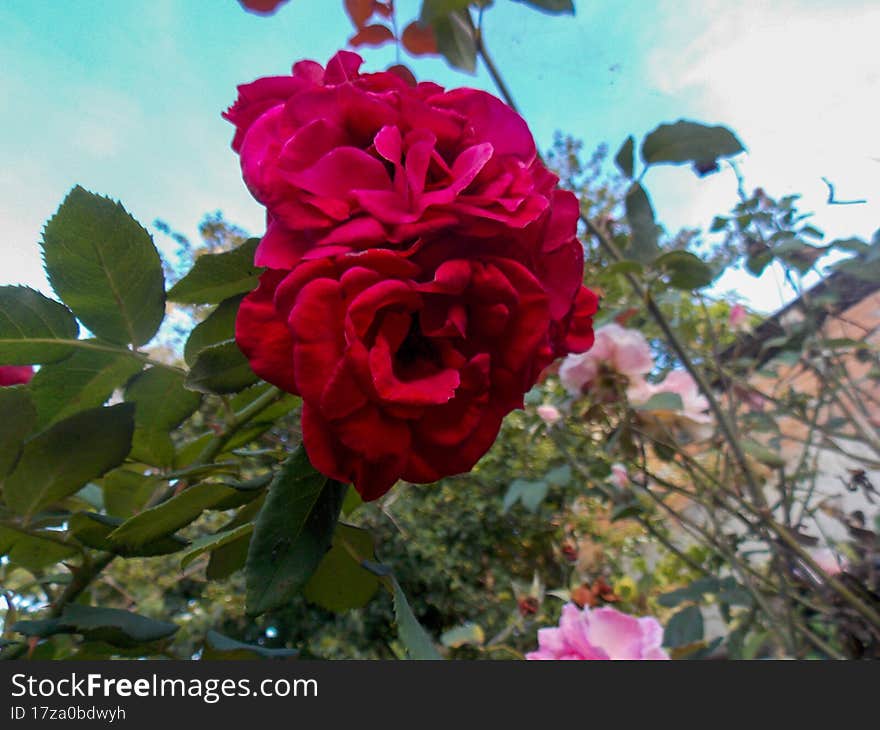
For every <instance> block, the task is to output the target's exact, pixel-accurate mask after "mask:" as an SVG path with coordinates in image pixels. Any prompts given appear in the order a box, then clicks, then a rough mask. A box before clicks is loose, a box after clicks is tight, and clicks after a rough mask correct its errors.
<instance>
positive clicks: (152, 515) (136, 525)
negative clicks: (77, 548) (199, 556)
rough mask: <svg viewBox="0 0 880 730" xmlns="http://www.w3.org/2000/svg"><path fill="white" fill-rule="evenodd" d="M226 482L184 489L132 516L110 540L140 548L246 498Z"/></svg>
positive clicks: (125, 547) (124, 545)
mask: <svg viewBox="0 0 880 730" xmlns="http://www.w3.org/2000/svg"><path fill="white" fill-rule="evenodd" d="M243 496H244V497H253V496H255V495H252V494H246V495H242V494H241V493H240V491H239V490H236V489H234V488H232V487H229V486H226V485H225V484H211V483H207V482H203V483H201V484H195V485H193V486H191V487H189V488H188V489H184V490H183V491H182V492H180V493H179V494H175V495H174V496H173V497H171V499H167V500H165V501H164V502H162V503H161V504H158V505H156V506H155V507H151V508H150V509H147V510H144V511H143V512H139V513H138V514H136V515H135V516H134V517H130V518H129V519H127V520H126V521H125V522H123V523H122V524H121V525H120V526H119V527H117V528H116V529H115V530H114V531H113V532H112V533H110V541H111V542H112V543H113V544H114V545H116V546H117V547H118V548H120V549H122V550H136V549H138V548H139V547H141V546H143V545H146V544H147V543H149V542H152V541H154V540H157V539H158V538H160V537H163V536H164V535H170V534H171V533H174V532H176V531H177V530H179V529H180V528H181V527H185V526H186V525H188V524H190V523H191V522H194V521H195V520H196V519H198V518H199V516H200V515H201V514H202V512H204V511H205V510H207V509H229V508H230V507H232V506H235V502H236V501H238V500H240V499H241V498H242V497H243Z"/></svg>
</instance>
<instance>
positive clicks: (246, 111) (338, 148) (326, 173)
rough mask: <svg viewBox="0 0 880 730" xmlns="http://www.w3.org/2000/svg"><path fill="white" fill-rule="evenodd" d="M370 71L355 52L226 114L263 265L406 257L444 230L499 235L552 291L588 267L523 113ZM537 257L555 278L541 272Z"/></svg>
mask: <svg viewBox="0 0 880 730" xmlns="http://www.w3.org/2000/svg"><path fill="white" fill-rule="evenodd" d="M361 63H362V59H361V57H360V56H358V55H357V54H355V53H351V52H348V51H340V52H339V53H337V54H336V55H335V56H334V57H333V58H332V59H331V60H330V62H329V63H328V64H327V68H326V70H325V69H324V68H323V67H322V66H320V65H319V64H317V63H315V62H313V61H301V62H299V63H297V64H295V65H294V67H293V75H292V76H282V77H272V78H262V79H258V80H257V81H255V82H253V83H251V84H245V85H243V86H240V87H239V98H238V100H237V101H236V103H235V104H234V105H233V106H232V107H231V108H230V109H229V110H228V111H227V112H226V113H225V114H224V116H225V117H226V119H228V120H229V121H231V122H232V123H233V124H235V126H236V133H235V137H234V139H233V142H232V146H233V149H235V150H236V151H237V152H238V153H239V155H240V158H241V167H242V173H243V176H244V179H245V182H246V183H247V185H248V188H249V189H250V190H251V192H252V193H253V195H254V197H255V198H256V199H257V200H259V201H260V202H261V203H262V204H263V205H265V206H266V208H267V230H266V235H265V236H264V237H263V240H262V241H261V243H260V246H259V248H258V250H257V255H256V263H257V265H258V266H266V267H268V268H272V269H290V268H291V267H293V266H295V265H296V264H297V263H298V262H299V261H300V260H302V259H303V258H312V257H315V256H322V255H327V254H329V253H343V252H348V251H356V250H364V249H367V248H374V247H381V248H396V249H402V250H406V249H408V248H409V247H410V246H412V245H413V244H414V243H415V242H417V241H419V240H420V239H422V238H423V237H425V236H427V235H431V234H435V233H437V232H441V231H442V234H443V235H444V236H445V237H447V238H448V237H449V236H450V235H452V234H454V235H456V236H458V235H461V236H467V237H469V238H472V239H473V238H477V239H498V238H499V237H500V238H501V240H503V242H504V246H505V247H507V250H505V251H504V252H503V253H504V255H506V256H511V257H514V258H517V260H520V261H521V262H522V263H524V264H525V265H526V266H528V267H529V268H532V270H533V272H534V273H535V274H536V275H537V276H538V277H539V279H541V280H545V278H547V277H549V278H553V274H552V273H551V272H550V271H549V270H550V269H553V268H566V269H567V268H569V267H572V266H578V263H577V262H578V261H579V260H580V256H581V255H582V254H581V246H580V243H579V242H578V241H577V239H576V237H575V230H576V224H577V218H578V203H577V199H576V198H575V197H574V195H572V194H571V193H569V192H563V191H560V190H558V189H557V187H556V185H557V182H558V178H557V177H556V176H555V175H553V174H552V173H551V172H549V171H548V170H547V168H546V167H545V166H544V165H543V163H542V162H541V160H540V159H539V157H538V155H537V151H536V148H535V143H534V140H533V139H532V135H531V133H530V132H529V129H528V127H527V125H526V123H525V122H524V121H523V119H522V118H521V117H520V116H519V115H518V114H517V113H516V112H514V111H513V110H512V109H510V107H508V106H507V105H506V104H504V103H503V102H502V101H501V100H499V99H497V98H495V97H494V96H492V95H491V94H487V93H486V92H484V91H478V90H475V89H453V90H449V91H446V90H444V89H443V88H442V87H440V86H438V85H437V84H433V83H420V84H416V85H412V84H411V83H410V82H408V81H406V80H405V79H403V78H402V77H401V76H399V75H397V74H396V73H394V72H391V71H386V72H383V73H374V74H362V73H360V72H359V70H358V69H359V67H360V65H361ZM536 257H537V258H538V259H540V266H541V267H543V269H547V271H545V270H538V269H535V268H533V267H534V265H535V261H533V260H532V259H535V258H536ZM576 283H577V284H579V283H580V280H579V278H578V280H577V282H576ZM574 291H575V289H572V290H570V291H566V292H564V293H563V294H562V295H560V297H559V302H556V303H555V305H556V308H557V309H559V308H561V307H563V306H564V307H565V308H566V309H567V307H568V304H570V300H571V296H572V295H573V292H574Z"/></svg>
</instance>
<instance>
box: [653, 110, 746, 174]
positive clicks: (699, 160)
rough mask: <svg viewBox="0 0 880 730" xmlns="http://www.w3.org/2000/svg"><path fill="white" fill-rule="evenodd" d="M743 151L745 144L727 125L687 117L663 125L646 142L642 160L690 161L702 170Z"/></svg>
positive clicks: (659, 162) (656, 161) (655, 162)
mask: <svg viewBox="0 0 880 730" xmlns="http://www.w3.org/2000/svg"><path fill="white" fill-rule="evenodd" d="M743 151H744V148H743V146H742V143H741V142H740V141H739V140H738V139H737V138H736V135H734V134H733V132H731V131H730V130H729V129H727V128H726V127H710V126H707V125H705V124H700V123H699V122H692V121H688V120H686V119H680V120H679V121H677V122H675V123H674V124H661V125H660V126H659V127H657V129H655V130H654V131H653V132H651V133H650V134H648V136H647V137H645V140H644V142H642V160H643V161H644V163H645V164H646V165H656V164H661V163H672V164H682V163H686V162H690V163H693V164H694V165H695V166H697V168H698V169H699V170H709V169H711V168H712V167H714V166H715V164H716V162H717V160H718V158H720V157H731V156H733V155H736V154H739V153H740V152H743Z"/></svg>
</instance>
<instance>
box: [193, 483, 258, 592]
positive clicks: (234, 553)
mask: <svg viewBox="0 0 880 730" xmlns="http://www.w3.org/2000/svg"><path fill="white" fill-rule="evenodd" d="M265 498H266V493H265V492H264V493H263V494H262V495H261V496H260V497H258V498H257V499H255V500H254V501H253V502H250V503H248V504H246V505H245V506H244V507H242V508H241V509H240V510H238V512H237V513H236V515H235V517H233V518H232V519H231V520H230V521H229V522H228V523H226V524H225V525H224V526H223V531H224V532H227V531H229V530H236V529H238V528H239V527H241V526H242V525H250V526H251V527H253V520H254V519H255V518H256V517H257V515H258V514H259V513H260V510H261V509H262V508H263V504H264V503H265V501H266V500H265ZM252 534H253V530H250V531H249V532H248V533H246V534H242V535H241V536H239V537H237V538H235V539H234V540H230V541H229V542H227V543H226V544H225V545H221V546H220V547H217V548H215V549H214V550H213V551H212V552H211V557H210V558H209V559H208V567H207V568H206V569H205V577H206V578H207V579H208V580H222V579H224V578H228V577H229V576H230V575H232V574H233V573H235V572H236V571H238V570H241V569H242V568H244V564H245V562H246V561H247V554H248V547H249V546H250V543H251V535H252Z"/></svg>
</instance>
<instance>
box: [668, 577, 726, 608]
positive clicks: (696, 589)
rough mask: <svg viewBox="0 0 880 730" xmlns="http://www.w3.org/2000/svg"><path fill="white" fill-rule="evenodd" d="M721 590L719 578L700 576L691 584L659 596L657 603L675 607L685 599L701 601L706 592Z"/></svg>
mask: <svg viewBox="0 0 880 730" xmlns="http://www.w3.org/2000/svg"><path fill="white" fill-rule="evenodd" d="M719 590H721V581H719V580H718V579H717V578H700V579H698V580H695V581H693V582H692V583H691V584H690V585H689V586H685V587H684V588H677V589H676V590H674V591H669V592H667V593H664V594H663V595H661V596H658V597H657V603H659V604H660V605H661V606H665V607H667V608H674V607H675V606H677V605H678V604H680V603H682V602H684V601H700V600H702V598H703V595H704V594H706V593H717V592H718V591H719Z"/></svg>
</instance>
